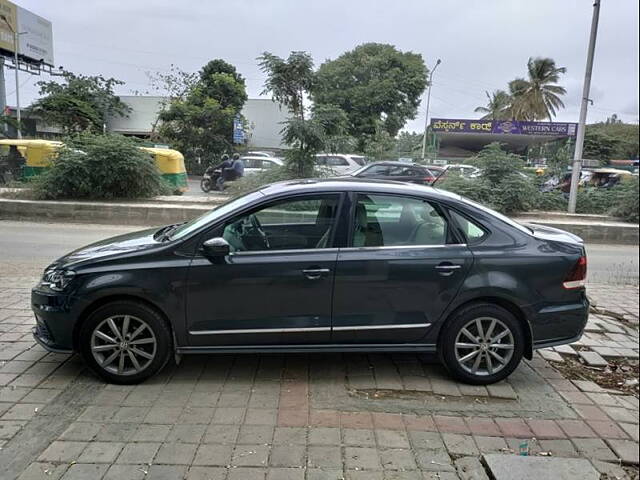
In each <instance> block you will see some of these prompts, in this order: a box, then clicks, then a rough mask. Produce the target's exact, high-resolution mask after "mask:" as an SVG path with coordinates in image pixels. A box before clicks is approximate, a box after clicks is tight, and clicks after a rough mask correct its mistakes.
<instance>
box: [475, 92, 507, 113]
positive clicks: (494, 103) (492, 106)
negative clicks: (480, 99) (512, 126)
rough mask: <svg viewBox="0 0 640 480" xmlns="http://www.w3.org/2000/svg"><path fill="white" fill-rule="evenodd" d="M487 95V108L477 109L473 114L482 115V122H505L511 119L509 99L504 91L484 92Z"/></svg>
mask: <svg viewBox="0 0 640 480" xmlns="http://www.w3.org/2000/svg"><path fill="white" fill-rule="evenodd" d="M484 93H485V94H486V95H487V99H488V101H487V106H486V107H477V108H476V109H475V110H474V112H479V113H484V114H485V115H484V116H483V117H482V120H507V119H509V118H511V116H510V112H509V107H510V106H511V97H510V96H509V94H508V93H507V92H505V91H504V90H495V91H494V92H493V93H491V94H490V93H489V92H487V91H485V92H484Z"/></svg>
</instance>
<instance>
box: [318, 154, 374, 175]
mask: <svg viewBox="0 0 640 480" xmlns="http://www.w3.org/2000/svg"><path fill="white" fill-rule="evenodd" d="M366 164H367V158H366V157H364V156H362V155H351V154H343V153H319V154H317V155H316V167H317V168H319V169H320V170H324V171H325V172H326V173H328V174H330V175H347V174H349V173H351V172H353V171H354V170H357V169H358V168H360V167H363V166H364V165H366Z"/></svg>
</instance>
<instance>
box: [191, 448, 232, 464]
mask: <svg viewBox="0 0 640 480" xmlns="http://www.w3.org/2000/svg"><path fill="white" fill-rule="evenodd" d="M232 453H233V446H231V445H216V444H210V445H200V446H199V447H198V451H197V452H196V456H195V458H194V460H193V464H194V465H208V466H226V465H229V464H230V463H231V455H232Z"/></svg>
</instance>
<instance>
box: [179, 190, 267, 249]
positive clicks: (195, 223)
mask: <svg viewBox="0 0 640 480" xmlns="http://www.w3.org/2000/svg"><path fill="white" fill-rule="evenodd" d="M262 196H263V194H262V193H260V192H259V191H253V192H249V193H247V194H246V195H243V196H241V197H238V198H234V199H233V200H230V201H228V202H226V203H223V204H222V205H218V206H217V207H215V208H213V209H212V210H209V211H208V212H207V213H205V214H204V215H201V216H200V217H197V218H194V219H193V220H190V221H188V222H187V223H184V224H182V225H180V227H178V228H176V230H175V231H174V232H172V233H171V235H170V236H169V240H179V239H181V238H184V237H186V236H187V235H189V234H190V233H191V232H195V231H196V230H198V229H199V228H201V227H203V226H205V225H207V224H209V223H211V222H214V221H215V220H217V219H218V218H221V217H223V216H225V215H226V214H228V213H230V212H232V211H234V210H235V209H236V208H238V207H240V206H242V205H244V204H246V203H249V202H252V201H254V200H257V199H258V198H260V197H262Z"/></svg>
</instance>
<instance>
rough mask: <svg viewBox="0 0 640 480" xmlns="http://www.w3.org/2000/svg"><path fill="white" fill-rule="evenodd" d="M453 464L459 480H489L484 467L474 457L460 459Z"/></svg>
mask: <svg viewBox="0 0 640 480" xmlns="http://www.w3.org/2000/svg"><path fill="white" fill-rule="evenodd" d="M454 463H455V466H456V471H457V472H458V475H460V478H461V480H489V477H488V476H487V474H486V472H485V471H484V467H483V466H482V464H481V463H480V460H478V459H477V458H476V457H462V458H459V459H457V460H456V461H455V462H454Z"/></svg>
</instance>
